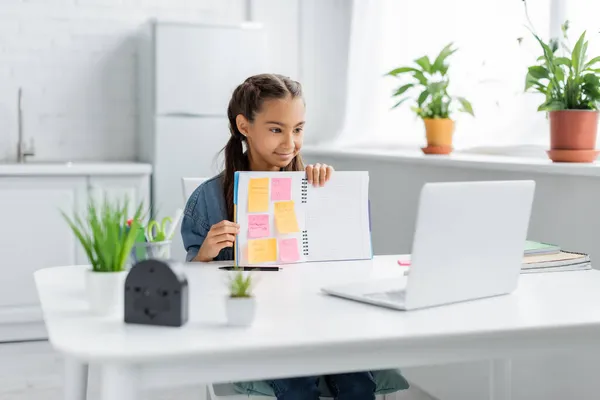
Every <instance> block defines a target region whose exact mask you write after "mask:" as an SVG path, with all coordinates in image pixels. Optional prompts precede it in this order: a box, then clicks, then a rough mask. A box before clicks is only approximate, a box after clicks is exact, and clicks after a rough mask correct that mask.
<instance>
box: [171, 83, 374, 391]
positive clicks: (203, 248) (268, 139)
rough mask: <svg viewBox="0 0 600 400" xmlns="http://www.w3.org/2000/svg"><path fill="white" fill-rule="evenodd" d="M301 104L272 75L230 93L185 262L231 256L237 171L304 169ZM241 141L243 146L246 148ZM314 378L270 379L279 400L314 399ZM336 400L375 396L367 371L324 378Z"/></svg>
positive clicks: (191, 221) (313, 171) (191, 215)
mask: <svg viewBox="0 0 600 400" xmlns="http://www.w3.org/2000/svg"><path fill="white" fill-rule="evenodd" d="M304 114H305V106H304V99H303V97H302V88H301V86H300V84H299V83H298V82H295V81H293V80H291V79H289V78H287V77H284V76H281V75H274V74H263V75H256V76H252V77H250V78H248V79H246V81H245V82H244V83H242V84H241V85H240V86H238V87H237V88H236V89H235V91H234V92H233V96H232V97H231V100H230V101H229V107H228V109H227V116H228V118H229V130H230V132H231V136H230V138H229V141H228V142H227V145H226V146H225V171H223V172H222V173H221V174H219V175H217V176H215V177H214V178H212V179H209V180H208V181H206V182H204V183H203V184H202V185H200V186H199V187H198V188H197V189H196V190H195V191H194V193H193V194H192V195H191V196H190V198H189V200H188V202H187V205H186V207H185V211H184V216H183V221H182V224H181V235H182V237H183V244H184V246H185V248H186V250H187V261H212V260H233V248H232V247H233V242H234V240H235V235H236V234H237V233H238V232H239V229H240V227H239V225H238V224H236V223H233V222H231V221H233V180H234V173H235V172H236V171H303V170H305V168H304V165H303V163H302V159H301V157H300V148H301V147H302V134H303V128H304ZM244 142H245V144H246V151H244ZM332 173H333V168H332V167H330V166H328V165H325V164H315V165H314V166H312V165H308V166H307V167H306V175H307V179H308V181H309V182H310V183H311V184H313V185H315V186H319V185H320V186H322V185H324V184H325V183H326V182H327V181H328V180H329V178H330V177H331V174H332ZM318 379H319V378H318V377H302V378H290V379H277V380H272V381H269V384H270V385H271V387H272V388H273V391H274V392H275V395H276V396H277V399H279V400H295V399H298V400H300V399H302V400H303V399H306V400H317V399H318V398H319V389H318ZM324 379H325V382H326V383H327V385H328V386H329V388H330V390H331V392H332V393H334V394H335V397H336V398H337V399H339V400H369V399H374V398H375V381H374V379H373V375H372V374H371V373H370V372H360V373H348V374H337V375H329V376H325V377H324Z"/></svg>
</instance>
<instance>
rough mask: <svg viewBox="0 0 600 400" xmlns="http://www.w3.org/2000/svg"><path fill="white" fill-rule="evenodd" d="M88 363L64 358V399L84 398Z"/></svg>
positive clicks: (80, 399) (79, 399) (75, 399)
mask: <svg viewBox="0 0 600 400" xmlns="http://www.w3.org/2000/svg"><path fill="white" fill-rule="evenodd" d="M87 383H88V365H87V364H85V363H81V362H79V361H76V360H73V359H70V358H67V359H65V375H64V394H65V400H85V399H86V398H87Z"/></svg>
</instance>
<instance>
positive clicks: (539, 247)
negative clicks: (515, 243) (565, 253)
mask: <svg viewBox="0 0 600 400" xmlns="http://www.w3.org/2000/svg"><path fill="white" fill-rule="evenodd" d="M559 252H560V247H559V246H556V245H553V244H548V243H542V242H535V241H533V240H528V241H526V242H525V255H526V256H529V255H534V254H556V253H559Z"/></svg>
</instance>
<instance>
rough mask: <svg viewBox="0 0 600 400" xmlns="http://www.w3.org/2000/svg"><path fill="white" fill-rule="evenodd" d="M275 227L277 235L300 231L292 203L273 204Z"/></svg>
mask: <svg viewBox="0 0 600 400" xmlns="http://www.w3.org/2000/svg"><path fill="white" fill-rule="evenodd" d="M275 226H276V227H277V231H278V232H279V233H293V232H299V231H300V228H298V219H297V218H296V210H295V209H294V202H293V201H291V200H290V201H278V202H277V203H275Z"/></svg>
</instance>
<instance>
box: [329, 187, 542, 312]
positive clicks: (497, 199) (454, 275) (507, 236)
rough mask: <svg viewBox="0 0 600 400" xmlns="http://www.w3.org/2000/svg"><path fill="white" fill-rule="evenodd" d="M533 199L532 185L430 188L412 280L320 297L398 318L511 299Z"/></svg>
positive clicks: (333, 290) (345, 288)
mask: <svg viewBox="0 0 600 400" xmlns="http://www.w3.org/2000/svg"><path fill="white" fill-rule="evenodd" d="M534 191H535V182H534V181H492V182H453V183H427V184H425V185H424V186H423V189H422V191H421V195H420V200H419V209H418V212H417V221H416V227H415V234H414V238H413V246H412V254H411V266H410V269H409V273H408V276H406V277H404V278H403V279H402V278H399V279H382V280H372V281H366V282H365V281H362V282H356V283H354V284H346V285H339V286H332V287H326V288H323V289H322V290H323V291H324V292H325V293H327V294H329V295H332V296H337V297H342V298H345V299H349V300H355V301H359V302H363V303H370V304H374V305H378V306H383V307H389V308H393V309H397V310H414V309H421V308H427V307H434V306H440V305H444V304H451V303H457V302H463V301H468V300H475V299H481V298H486V297H492V296H499V295H504V294H508V293H511V292H512V291H514V290H515V289H516V287H517V283H518V279H519V275H520V272H521V265H522V262H523V248H524V244H525V241H526V240H527V231H528V228H529V218H530V215H531V208H532V204H533V197H534ZM394 262H395V260H394ZM396 265H397V264H396Z"/></svg>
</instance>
